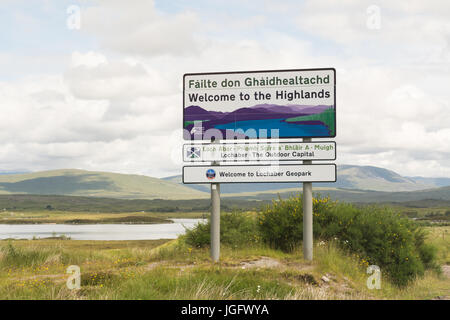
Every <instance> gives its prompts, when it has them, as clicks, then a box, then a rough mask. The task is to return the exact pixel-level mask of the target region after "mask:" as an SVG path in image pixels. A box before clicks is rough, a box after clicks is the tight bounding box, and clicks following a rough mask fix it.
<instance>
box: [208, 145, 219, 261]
mask: <svg viewBox="0 0 450 320" xmlns="http://www.w3.org/2000/svg"><path fill="white" fill-rule="evenodd" d="M212 143H213V144H217V143H219V142H218V141H217V140H214V141H213V142H212ZM212 164H213V165H218V164H219V162H217V161H213V162H212ZM214 175H215V173H214ZM210 225H211V230H210V232H211V240H210V244H211V259H212V261H213V262H218V261H219V257H220V183H211V224H210Z"/></svg>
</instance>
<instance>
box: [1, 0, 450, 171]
mask: <svg viewBox="0 0 450 320" xmlns="http://www.w3.org/2000/svg"><path fill="white" fill-rule="evenodd" d="M449 17H450V2H449V1H446V0H443V1H437V0H436V1H434V0H429V1H422V0H408V1H406V0H405V1H384V0H379V1H373V0H370V1H361V0H359V1H358V0H355V1H352V0H345V1H333V0H304V1H295V0H293V1H275V0H273V1H272V0H267V1H250V0H247V1H244V0H239V1H237V0H223V1H222V0H217V1H212V0H203V1H192V0H178V1H176V0H175V1H166V0H160V1H157V0H154V1H151V0H127V1H123V0H104V1H76V0H0V27H1V30H2V31H1V33H0V40H1V41H0V70H1V72H0V106H1V111H2V113H1V117H0V143H1V148H0V171H12V170H30V171H39V170H51V169H60V168H80V169H87V170H102V171H114V172H122V173H138V174H146V175H151V176H156V177H163V176H167V175H174V174H180V171H181V169H180V168H181V165H180V163H177V161H176V160H177V159H178V158H177V157H176V156H175V155H177V156H178V155H180V142H181V141H180V137H181V131H180V129H181V128H180V127H181V123H182V121H181V117H182V75H183V74H184V73H187V72H212V71H238V70H265V69H296V68H315V67H334V68H336V70H337V117H338V118H337V138H336V141H337V144H338V159H337V162H338V163H340V164H358V165H374V166H381V167H385V168H388V169H391V170H394V171H396V172H398V173H400V174H403V175H410V176H415V175H420V176H447V177H450V103H449V100H450V88H449V84H450V19H449Z"/></svg>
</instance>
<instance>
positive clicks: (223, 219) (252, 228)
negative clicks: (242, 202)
mask: <svg viewBox="0 0 450 320" xmlns="http://www.w3.org/2000/svg"><path fill="white" fill-rule="evenodd" d="M210 227H211V221H210V219H208V222H207V223H199V224H197V225H196V226H195V227H194V228H192V229H190V230H187V231H186V234H185V236H184V237H185V242H186V243H187V244H188V245H190V246H192V247H196V248H201V247H206V246H209V245H210V239H211V235H210ZM257 233H258V229H257V227H256V222H255V219H254V218H253V217H251V216H249V215H248V214H245V213H238V212H232V213H223V214H222V215H221V216H220V242H221V243H222V244H225V245H229V246H232V247H241V246H247V245H249V244H255V243H256V242H258V235H257Z"/></svg>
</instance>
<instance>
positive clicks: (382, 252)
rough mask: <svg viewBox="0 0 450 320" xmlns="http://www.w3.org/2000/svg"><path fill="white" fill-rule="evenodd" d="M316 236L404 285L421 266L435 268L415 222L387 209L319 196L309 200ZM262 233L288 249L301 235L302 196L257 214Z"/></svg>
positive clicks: (432, 254) (432, 252) (432, 250)
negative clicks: (331, 242) (378, 268)
mask: <svg viewBox="0 0 450 320" xmlns="http://www.w3.org/2000/svg"><path fill="white" fill-rule="evenodd" d="M313 215H314V219H313V232H314V237H315V238H316V239H324V240H333V241H337V242H338V243H339V245H340V246H341V247H343V248H346V249H347V250H348V251H350V252H352V253H354V254H356V255H358V256H359V257H360V259H361V264H362V265H364V266H368V265H371V264H374V265H378V266H380V268H382V271H383V270H384V271H385V272H386V273H387V274H388V275H389V276H390V277H391V279H392V281H393V282H394V283H396V284H398V285H405V284H407V283H408V282H409V281H411V280H412V279H414V278H415V277H416V276H418V275H422V274H423V273H424V270H425V269H426V268H433V267H435V262H434V261H435V257H436V249H435V248H434V247H433V246H431V245H427V244H425V234H424V232H423V230H422V229H421V228H420V227H419V226H418V225H417V224H416V223H414V221H411V220H409V219H408V218H405V217H402V216H401V215H400V214H397V213H395V212H394V211H392V210H391V209H388V208H381V207H376V206H367V207H356V206H354V205H351V204H345V203H338V202H337V201H336V202H333V201H330V199H329V198H321V197H320V196H318V197H317V198H315V199H313ZM258 226H259V229H260V232H261V238H262V240H263V241H264V242H266V243H268V244H270V245H271V246H273V247H275V248H277V249H281V250H284V251H292V250H293V249H294V248H295V247H296V246H298V245H300V243H301V241H302V238H303V199H302V197H301V196H298V197H291V198H290V199H287V200H282V199H279V200H278V201H274V202H273V204H272V205H271V206H268V207H267V208H265V209H264V210H263V211H262V212H261V214H260V215H259V217H258Z"/></svg>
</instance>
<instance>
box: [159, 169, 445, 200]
mask: <svg viewBox="0 0 450 320" xmlns="http://www.w3.org/2000/svg"><path fill="white" fill-rule="evenodd" d="M164 179H165V180H167V181H171V182H175V183H181V176H172V177H167V178H164ZM422 179H426V178H422ZM429 179H441V180H438V181H439V182H441V183H445V181H446V179H447V178H429ZM447 180H448V184H443V185H442V184H439V185H438V184H436V183H435V181H434V180H420V179H418V180H415V179H414V178H408V177H403V176H401V175H399V174H398V173H395V172H394V171H391V170H387V169H384V168H379V167H373V166H354V165H339V166H338V174H337V181H336V182H335V183H317V184H315V186H316V187H328V188H345V189H358V190H373V191H414V190H424V189H429V188H434V187H441V186H446V185H449V186H450V179H447ZM186 186H189V187H190V188H193V189H195V190H199V191H204V192H209V186H208V185H186ZM300 187H301V183H234V184H222V185H221V187H220V191H221V193H239V192H262V191H269V190H283V189H299V188H300Z"/></svg>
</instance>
